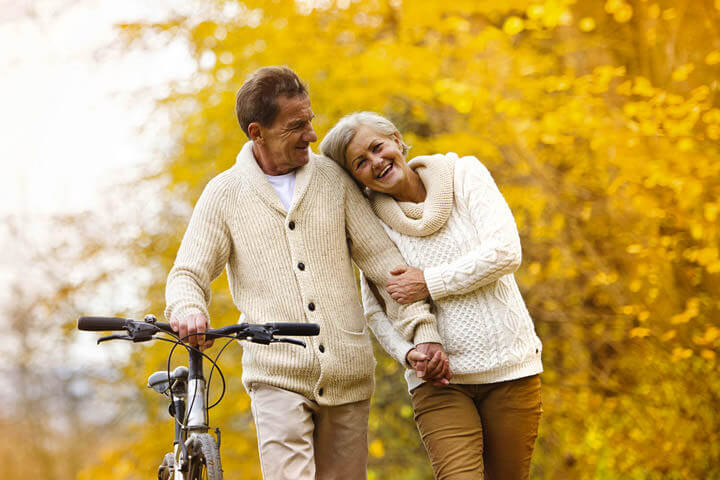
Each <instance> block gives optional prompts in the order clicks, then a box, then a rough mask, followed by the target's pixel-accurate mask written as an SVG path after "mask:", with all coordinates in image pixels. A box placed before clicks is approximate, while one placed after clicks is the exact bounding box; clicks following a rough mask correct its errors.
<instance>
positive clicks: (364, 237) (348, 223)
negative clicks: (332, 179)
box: [338, 167, 442, 345]
mask: <svg viewBox="0 0 720 480" xmlns="http://www.w3.org/2000/svg"><path fill="white" fill-rule="evenodd" d="M338 168H339V167H338ZM340 174H341V178H342V181H343V182H344V185H345V228H346V231H347V235H348V238H349V240H350V255H351V256H352V259H353V260H354V261H355V263H356V264H357V265H358V266H359V267H360V269H361V270H362V271H363V272H364V273H365V275H366V276H367V277H368V279H369V280H370V281H371V282H372V283H374V284H375V285H385V282H387V280H388V278H390V270H392V269H393V268H394V267H395V266H397V265H399V264H404V263H405V259H403V257H402V255H401V254H400V251H399V250H398V249H397V247H396V246H395V244H394V243H393V242H392V240H390V237H388V236H387V233H385V230H384V229H383V227H382V225H381V224H380V220H379V219H378V218H377V217H376V216H375V213H373V211H372V208H371V207H370V204H369V202H368V200H367V199H366V198H365V197H364V196H363V195H362V193H360V190H359V189H358V187H357V186H356V185H355V183H354V182H353V181H352V179H350V177H349V176H348V175H347V174H346V173H345V172H343V171H340ZM380 294H381V296H382V299H383V301H384V302H385V305H386V307H387V311H388V313H389V314H390V315H389V318H390V319H391V320H392V321H393V326H394V327H395V329H396V330H397V331H398V332H399V333H400V335H402V337H403V338H404V339H405V340H407V341H410V342H412V343H414V344H415V345H417V344H420V343H434V344H440V343H441V342H442V340H441V338H440V334H439V333H438V330H437V324H436V320H435V316H434V315H433V314H432V313H430V308H429V305H428V304H427V303H425V302H415V303H412V304H410V305H400V304H399V303H397V302H396V301H395V300H393V299H392V297H390V295H389V294H388V293H387V292H386V291H385V289H380Z"/></svg>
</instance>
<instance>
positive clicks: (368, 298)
mask: <svg viewBox="0 0 720 480" xmlns="http://www.w3.org/2000/svg"><path fill="white" fill-rule="evenodd" d="M360 296H361V297H362V303H363V310H364V311H365V318H366V319H367V322H368V325H369V326H370V329H371V330H372V331H373V334H375V338H377V340H378V342H380V345H381V346H382V347H383V349H385V351H386V352H387V353H389V354H390V355H391V356H392V357H393V358H394V359H395V360H397V361H398V362H400V363H401V364H402V365H403V366H405V368H408V367H410V368H412V369H414V370H415V371H416V374H417V376H418V377H421V378H424V379H425V380H428V381H430V382H432V383H434V384H435V385H447V384H448V383H449V379H450V378H451V377H452V374H451V373H450V368H449V363H448V360H447V358H444V356H443V355H442V353H441V352H440V351H439V350H438V351H436V352H435V353H434V355H433V358H430V359H428V356H427V355H425V354H424V353H422V352H420V351H419V350H418V349H417V348H416V347H415V346H414V345H413V344H412V343H410V342H408V341H407V340H405V339H404V338H402V337H401V336H400V334H399V333H398V332H397V330H395V329H394V328H393V326H392V322H391V321H390V319H389V318H388V316H387V315H386V314H385V307H384V305H382V304H381V300H378V298H379V291H378V289H377V288H376V287H375V286H374V285H372V284H371V283H370V282H368V280H367V278H365V274H364V273H362V272H360Z"/></svg>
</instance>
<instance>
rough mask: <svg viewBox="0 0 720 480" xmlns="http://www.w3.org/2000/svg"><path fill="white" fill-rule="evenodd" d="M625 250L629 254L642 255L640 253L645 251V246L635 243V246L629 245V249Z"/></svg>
mask: <svg viewBox="0 0 720 480" xmlns="http://www.w3.org/2000/svg"><path fill="white" fill-rule="evenodd" d="M625 250H626V251H627V252H628V253H633V254H634V253H640V252H642V251H643V246H642V245H640V244H637V243H635V244H633V245H628V247H627V248H626V249H625Z"/></svg>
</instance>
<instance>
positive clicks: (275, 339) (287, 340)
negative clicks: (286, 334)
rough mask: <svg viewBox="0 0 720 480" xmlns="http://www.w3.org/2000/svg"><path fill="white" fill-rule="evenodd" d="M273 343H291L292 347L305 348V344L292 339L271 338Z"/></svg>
mask: <svg viewBox="0 0 720 480" xmlns="http://www.w3.org/2000/svg"><path fill="white" fill-rule="evenodd" d="M272 342H273V343H278V342H283V343H292V344H293V345H300V346H301V347H303V348H306V347H307V345H305V342H303V341H301V340H295V339H294V338H273V339H272Z"/></svg>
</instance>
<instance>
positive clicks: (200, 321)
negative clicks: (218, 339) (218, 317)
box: [170, 313, 213, 350]
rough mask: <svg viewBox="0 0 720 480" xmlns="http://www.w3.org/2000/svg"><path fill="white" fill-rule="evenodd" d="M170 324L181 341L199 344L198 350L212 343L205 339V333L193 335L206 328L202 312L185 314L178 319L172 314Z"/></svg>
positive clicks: (206, 324)
mask: <svg viewBox="0 0 720 480" xmlns="http://www.w3.org/2000/svg"><path fill="white" fill-rule="evenodd" d="M170 326H171V327H172V329H173V330H174V331H176V332H177V333H178V336H179V337H180V338H183V339H184V340H183V341H186V342H187V343H189V344H190V345H193V346H199V348H200V350H205V349H206V348H210V347H211V346H212V344H213V340H209V339H208V340H206V339H205V335H194V334H195V333H199V332H204V331H205V330H207V328H208V321H207V318H205V315H203V314H202V313H193V314H191V315H185V316H184V317H181V318H180V319H178V318H177V317H175V316H174V315H173V317H172V318H171V319H170ZM188 335H189V336H188ZM185 337H187V338H185Z"/></svg>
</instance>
